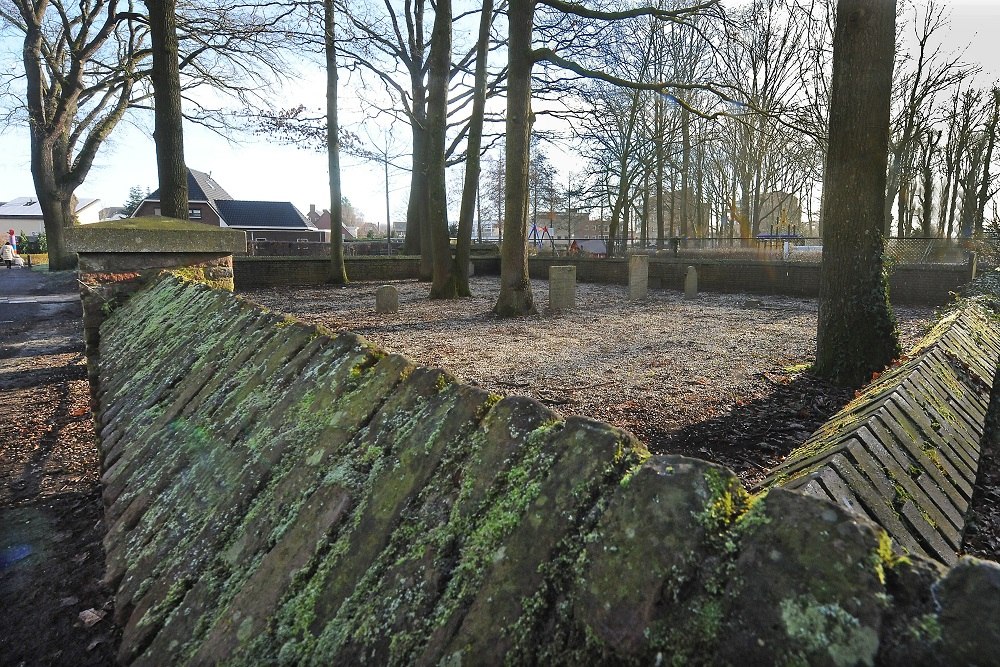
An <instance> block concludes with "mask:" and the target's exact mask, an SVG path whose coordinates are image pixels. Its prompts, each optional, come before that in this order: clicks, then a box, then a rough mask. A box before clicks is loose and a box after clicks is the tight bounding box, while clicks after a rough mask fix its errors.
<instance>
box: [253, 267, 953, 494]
mask: <svg viewBox="0 0 1000 667" xmlns="http://www.w3.org/2000/svg"><path fill="white" fill-rule="evenodd" d="M393 284H394V285H395V286H396V287H397V288H398V290H399V299H400V309H399V312H398V313H395V314H377V313H375V311H374V290H375V286H374V285H371V284H352V285H348V286H347V287H343V288H329V287H319V288H305V287H303V288H294V289H288V288H273V289H265V290H253V291H248V292H245V293H243V294H242V295H243V296H245V297H247V298H249V299H251V300H253V301H256V302H258V303H260V304H262V305H265V306H267V307H269V308H272V309H275V310H280V311H282V312H285V313H288V314H291V315H294V316H295V317H298V318H300V319H303V320H306V321H309V322H312V323H316V324H320V325H323V326H326V327H328V328H330V329H334V330H350V331H355V332H357V333H360V334H361V335H363V336H365V337H366V338H368V339H369V340H370V341H372V342H373V343H375V344H376V345H378V346H380V347H382V348H384V349H386V350H389V351H392V352H399V353H402V354H404V355H406V356H408V357H410V358H412V359H413V360H414V361H416V362H417V363H419V364H423V365H430V366H441V367H444V368H446V369H447V370H449V371H451V372H452V373H454V374H455V375H457V376H458V378H459V379H461V380H462V381H464V382H468V383H470V384H474V385H478V386H481V387H483V388H484V389H487V390H488V391H492V392H495V393H499V394H503V395H510V394H520V395H525V396H530V397H532V398H535V399H537V400H539V401H541V402H542V403H545V404H546V405H548V406H550V407H552V408H554V409H556V410H557V411H560V412H562V413H564V414H578V415H584V416H588V417H592V418H594V419H599V420H601V421H606V422H609V423H611V424H614V425H615V426H619V427H622V428H625V429H628V430H629V431H631V432H633V433H635V434H636V435H637V436H639V438H641V439H642V440H643V441H645V442H646V443H647V444H648V445H649V447H650V449H651V450H653V451H655V452H670V453H678V454H686V455H689V456H696V457H698V458H703V459H708V460H711V461H715V462H718V463H722V464H724V465H727V466H729V467H731V468H732V469H733V470H735V471H736V472H737V473H738V474H739V475H740V477H741V478H742V479H743V480H744V482H745V483H746V484H747V485H748V486H752V485H753V484H755V483H756V482H758V481H760V480H761V479H762V478H763V476H764V472H765V471H766V470H767V469H769V468H771V467H773V466H774V465H776V464H777V463H779V462H780V461H781V459H782V457H784V456H785V455H787V453H788V452H789V451H791V449H793V448H794V447H795V446H797V445H798V444H799V443H801V442H802V441H803V440H805V439H806V437H808V436H809V434H811V433H812V432H813V431H814V430H815V429H816V427H817V426H818V425H819V424H821V423H822V422H823V421H825V420H826V419H827V418H828V417H829V416H830V415H832V414H833V413H834V412H836V411H837V410H839V409H840V408H841V407H842V406H843V405H844V404H845V403H846V402H847V401H848V400H849V399H850V398H851V396H852V392H850V391H848V390H844V389H842V388H838V387H834V386H831V385H829V384H827V383H825V382H823V381H821V380H819V379H818V378H816V377H814V376H812V375H811V374H809V373H808V367H809V365H810V364H811V363H812V361H813V354H814V351H815V338H816V315H817V303H816V301H815V300H809V299H795V298H789V297H757V296H753V297H750V296H747V295H740V294H711V293H703V294H700V295H699V296H698V298H696V299H685V298H684V294H683V293H682V292H678V291H672V290H652V291H650V294H649V297H648V298H647V299H646V300H644V301H641V302H637V303H631V302H629V301H628V292H627V290H626V288H625V287H624V286H618V285H596V284H586V283H584V284H578V285H577V297H576V302H577V307H576V308H575V309H573V310H567V311H564V312H551V311H548V310H547V309H546V305H547V298H548V297H547V294H548V283H547V282H546V281H534V282H533V286H534V297H535V303H536V305H537V307H538V309H539V311H540V312H539V314H538V315H534V316H531V317H527V318H523V319H518V320H498V319H496V318H494V317H491V316H490V315H489V310H490V308H491V307H492V305H493V302H494V300H495V297H496V291H497V289H498V283H497V281H496V279H495V278H492V277H483V278H475V279H473V281H472V290H473V294H474V296H473V297H472V298H470V299H462V300H458V301H432V300H429V299H427V298H426V297H427V294H428V291H429V288H428V286H427V285H426V284H422V283H417V282H414V281H410V282H399V283H393ZM896 314H897V317H898V319H899V322H900V331H901V334H902V337H903V342H904V347H906V346H910V345H912V344H913V343H914V342H916V340H918V339H919V338H920V336H922V335H923V333H924V331H925V330H926V328H927V326H928V325H929V324H930V323H931V322H932V321H933V319H934V311H933V309H930V308H900V309H898V310H897V313H896Z"/></svg>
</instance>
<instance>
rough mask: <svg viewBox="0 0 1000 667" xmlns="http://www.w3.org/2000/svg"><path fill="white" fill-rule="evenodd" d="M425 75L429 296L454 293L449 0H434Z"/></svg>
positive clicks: (456, 294) (440, 297)
mask: <svg viewBox="0 0 1000 667" xmlns="http://www.w3.org/2000/svg"><path fill="white" fill-rule="evenodd" d="M428 64H429V69H428V78H427V161H426V164H427V204H428V210H427V213H428V215H427V220H428V226H429V227H430V241H431V258H432V270H433V283H432V284H431V294H430V296H431V298H432V299H454V298H455V297H457V296H458V292H457V289H456V284H455V274H454V273H453V271H452V269H453V268H454V266H455V263H454V261H453V259H452V256H451V240H450V238H449V234H448V194H447V184H446V183H445V140H446V137H445V132H446V130H447V125H448V117H447V116H448V79H449V74H450V70H451V0H437V8H436V10H435V13H434V28H433V32H432V33H431V52H430V57H429V58H428Z"/></svg>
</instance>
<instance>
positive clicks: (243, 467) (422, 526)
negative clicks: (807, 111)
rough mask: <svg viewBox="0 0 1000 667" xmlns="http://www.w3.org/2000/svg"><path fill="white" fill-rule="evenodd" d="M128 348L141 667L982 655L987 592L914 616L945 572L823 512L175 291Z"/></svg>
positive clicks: (133, 642) (156, 289)
mask: <svg viewBox="0 0 1000 667" xmlns="http://www.w3.org/2000/svg"><path fill="white" fill-rule="evenodd" d="M102 333H103V335H102V338H101V368H100V374H101V392H100V395H99V410H98V412H97V417H98V427H99V430H100V435H101V449H102V458H103V461H104V466H105V470H104V482H105V497H106V500H107V502H108V505H109V506H108V524H109V531H108V535H107V539H106V546H107V550H108V564H109V579H110V581H111V582H112V583H113V584H114V585H115V586H116V587H117V600H118V608H117V609H116V614H117V616H118V620H119V621H120V622H121V623H122V624H123V625H124V635H123V638H122V643H121V649H120V653H119V657H120V659H121V661H122V662H123V663H127V664H214V663H219V662H227V663H233V664H261V663H271V664H273V663H282V664H354V663H361V662H368V663H374V664H414V663H420V664H431V663H434V664H439V663H451V664H459V663H462V662H464V663H466V664H500V663H513V664H527V663H538V662H542V663H546V664H593V663H597V662H601V663H605V664H650V663H656V664H661V663H664V662H671V663H674V664H690V663H692V662H710V663H712V662H714V663H726V662H736V661H739V660H746V659H747V656H753V657H754V658H755V659H756V658H759V659H760V660H762V661H767V662H774V663H776V664H777V663H789V664H795V663H802V662H808V663H810V664H838V665H839V664H865V663H869V662H870V661H871V660H872V659H873V656H875V655H876V652H877V651H878V650H880V647H881V646H883V645H884V644H885V643H886V641H887V638H886V637H885V636H884V632H885V630H884V629H883V624H882V620H883V618H891V623H888V622H887V623H886V624H885V627H887V628H911V627H912V628H917V629H918V630H920V632H908V631H907V632H902V633H901V634H902V635H905V637H902V638H901V637H893V638H892V641H893V647H894V649H893V651H894V652H893V655H894V656H902V657H903V658H905V657H906V656H914V655H926V646H927V645H928V642H929V641H933V646H934V649H933V650H934V651H938V653H934V655H935V656H936V657H940V656H944V657H947V656H946V655H944V653H941V652H942V651H943V652H945V653H946V652H947V651H948V650H949V649H948V647H949V646H961V650H962V651H963V655H972V654H975V651H976V650H977V647H976V646H970V645H969V643H968V642H969V641H975V637H972V639H971V640H970V639H967V638H966V637H965V636H964V635H963V636H962V638H961V641H959V640H957V639H954V637H956V636H957V635H955V632H957V631H956V630H954V628H956V627H959V624H958V622H957V621H956V620H955V613H956V612H955V610H964V609H966V608H967V607H969V600H968V599H967V598H968V596H967V595H966V593H965V588H963V587H960V586H953V587H952V589H950V590H953V591H954V592H953V593H952V597H951V598H950V599H951V600H952V602H950V603H949V604H952V607H949V608H943V609H938V608H930V607H928V606H927V605H926V604H923V603H921V604H913V603H910V602H905V601H908V600H922V599H930V597H931V595H930V588H931V587H933V586H935V585H937V582H938V580H939V579H940V577H941V574H940V573H938V572H937V571H933V570H926V572H930V574H929V575H926V576H920V577H918V576H913V575H912V574H911V573H912V572H915V571H916V569H915V568H917V567H918V566H920V565H921V564H922V563H923V562H922V561H920V560H919V559H913V560H900V559H899V558H898V557H897V556H896V555H894V554H893V552H892V550H891V549H890V548H889V543H888V541H887V539H888V538H887V537H886V535H885V533H884V532H881V531H880V530H879V529H878V528H877V527H875V526H874V525H872V524H870V523H868V522H865V521H863V520H861V519H858V518H857V517H855V516H852V515H850V514H848V513H847V512H845V511H844V510H842V509H840V508H837V507H836V506H835V505H832V504H830V503H827V502H825V501H822V500H818V499H816V498H809V497H805V496H800V495H798V494H794V493H790V492H786V491H774V492H772V493H771V494H770V495H767V496H758V497H751V496H750V495H748V493H747V492H746V491H745V490H744V489H743V488H742V487H741V486H740V485H739V482H738V481H737V480H736V478H735V477H734V476H733V475H732V473H731V472H729V471H726V470H724V469H721V468H718V467H717V466H713V465H711V464H707V463H704V462H701V461H697V460H694V459H684V458H680V457H653V458H650V457H649V453H648V452H647V451H646V449H645V447H644V446H643V445H642V444H641V443H638V442H636V441H635V439H634V438H633V437H632V436H630V435H629V434H627V433H624V432H622V431H619V430H617V429H614V428H611V427H609V426H606V425H603V424H599V423H596V422H592V421H589V420H585V419H580V418H571V419H567V420H564V419H563V418H562V417H561V416H560V415H558V414H556V413H553V412H552V411H550V410H548V409H547V408H545V407H544V406H541V405H539V404H538V403H535V402H533V401H530V400H528V399H524V398H517V397H514V398H505V399H498V397H496V396H490V395H487V394H485V393H484V392H481V391H479V390H477V389H474V388H472V387H468V386H464V385H462V384H460V383H458V382H456V381H455V380H454V378H452V377H451V376H449V375H447V374H446V373H443V372H442V371H438V370H429V369H415V368H414V367H413V366H412V365H411V364H410V363H409V362H408V361H407V360H405V359H404V358H402V357H399V356H396V355H386V354H384V353H383V352H381V351H380V350H377V349H374V348H372V347H371V346H369V345H368V344H367V343H366V342H365V341H364V340H363V339H361V338H359V337H357V336H354V335H351V334H343V335H339V336H332V335H329V334H328V333H326V332H323V331H320V330H317V329H315V328H312V327H307V326H304V325H302V324H299V323H297V322H294V321H291V320H287V319H285V318H282V317H279V316H276V315H273V314H270V313H267V312H264V311H262V310H260V309H258V308H256V307H254V306H251V305H248V304H246V303H244V302H242V301H240V300H239V299H237V298H234V297H233V296H232V295H231V294H227V293H224V292H221V291H218V290H213V289H211V288H209V287H206V286H205V285H201V284H196V283H190V282H187V281H184V280H179V279H178V278H177V277H175V276H169V275H168V276H164V277H162V278H161V279H160V280H159V281H158V282H157V283H156V284H155V285H153V286H151V287H150V288H148V289H146V290H144V291H142V292H140V293H138V294H136V295H135V296H133V297H132V298H131V299H130V300H129V301H127V302H126V303H125V304H124V305H123V306H122V307H121V308H119V309H118V310H116V311H115V312H114V313H113V314H112V315H111V316H110V317H109V319H108V320H107V321H106V322H105V324H104V329H103V330H102ZM912 427H913V428H916V427H917V425H913V426H912ZM910 481H912V480H909V479H907V480H900V484H901V486H902V485H903V484H904V483H905V484H906V485H907V486H906V487H905V488H904V491H905V492H906V493H907V494H911V493H912V491H911V489H912V488H913V487H912V486H911V485H910ZM968 567H971V568H973V569H975V568H980V565H979V564H975V563H973V564H972V565H970V566H968ZM975 571H976V572H979V570H978V569H975ZM921 572H925V571H924V570H921ZM981 576H984V577H986V578H987V579H988V578H989V577H990V576H992V574H991V572H986V574H983V575H981ZM963 595H965V596H966V597H965V598H963V597H962V596H963ZM894 600H899V601H900V602H899V603H896V602H894ZM890 612H891V613H890ZM949 613H950V614H951V615H948V614H949ZM961 613H965V612H961ZM941 614H944V616H943V617H944V618H945V620H947V623H942V622H941V621H940V619H941V618H942V616H940V615H941ZM949 632H950V633H952V634H951V635H949V634H948V633H949ZM931 634H933V635H934V638H933V640H928V639H927V637H928V636H929V635H931ZM949 637H952V640H951V643H949V641H950V640H949ZM918 649H919V650H924V651H925V653H919V651H918Z"/></svg>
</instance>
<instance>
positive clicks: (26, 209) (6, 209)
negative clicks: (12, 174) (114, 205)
mask: <svg viewBox="0 0 1000 667" xmlns="http://www.w3.org/2000/svg"><path fill="white" fill-rule="evenodd" d="M99 201H100V199H93V198H82V197H81V198H78V199H77V200H76V212H77V213H79V212H80V211H82V210H84V209H85V208H87V207H88V206H92V205H93V204H94V203H95V202H99ZM41 217H42V207H41V206H39V205H38V198H37V197H17V198H16V199H11V200H10V201H9V202H7V203H6V204H3V205H0V218H41Z"/></svg>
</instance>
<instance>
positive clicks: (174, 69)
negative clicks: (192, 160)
mask: <svg viewBox="0 0 1000 667" xmlns="http://www.w3.org/2000/svg"><path fill="white" fill-rule="evenodd" d="M145 3H146V8H147V10H148V12H149V36H150V41H151V42H152V52H153V74H152V80H153V100H154V112H153V122H154V126H153V127H154V129H153V140H154V141H155V142H156V171H157V174H158V176H159V182H160V213H161V214H162V215H164V216H166V217H169V218H180V219H181V220H187V219H188V183H187V167H186V165H185V164H184V126H183V121H184V117H183V115H182V113H181V79H180V62H179V60H178V58H179V55H178V48H177V17H176V15H175V12H176V7H177V3H176V0H145Z"/></svg>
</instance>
